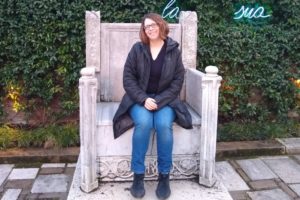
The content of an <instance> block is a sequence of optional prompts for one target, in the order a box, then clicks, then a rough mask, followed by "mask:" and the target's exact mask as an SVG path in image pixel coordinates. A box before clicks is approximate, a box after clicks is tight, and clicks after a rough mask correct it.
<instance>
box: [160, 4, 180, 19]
mask: <svg viewBox="0 0 300 200" xmlns="http://www.w3.org/2000/svg"><path fill="white" fill-rule="evenodd" d="M175 2H176V0H171V1H170V2H169V3H168V4H167V5H166V7H165V8H164V10H163V13H162V17H163V18H166V17H169V18H171V19H172V18H174V17H176V18H178V13H179V7H178V6H177V7H175V8H173V9H172V8H171V7H172V6H173V4H174V3H175Z"/></svg>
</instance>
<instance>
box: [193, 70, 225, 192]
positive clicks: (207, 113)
mask: <svg viewBox="0 0 300 200" xmlns="http://www.w3.org/2000/svg"><path fill="white" fill-rule="evenodd" d="M205 72H206V74H205V76H204V77H203V78H202V109H201V110H202V111H201V112H202V113H201V145H200V167H199V168H200V174H199V183H200V184H203V185H205V186H208V187H211V186H213V185H214V184H215V182H216V176H215V157H216V142H217V123H218V99H219V87H220V84H221V80H222V78H221V76H218V68H217V67H215V66H208V67H206V68H205Z"/></svg>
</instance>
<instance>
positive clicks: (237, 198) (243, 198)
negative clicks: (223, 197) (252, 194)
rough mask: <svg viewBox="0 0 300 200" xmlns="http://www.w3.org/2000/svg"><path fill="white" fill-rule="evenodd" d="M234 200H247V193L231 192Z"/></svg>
mask: <svg viewBox="0 0 300 200" xmlns="http://www.w3.org/2000/svg"><path fill="white" fill-rule="evenodd" d="M229 193H230V195H231V197H232V199H233V200H247V197H248V195H247V191H231V192H229Z"/></svg>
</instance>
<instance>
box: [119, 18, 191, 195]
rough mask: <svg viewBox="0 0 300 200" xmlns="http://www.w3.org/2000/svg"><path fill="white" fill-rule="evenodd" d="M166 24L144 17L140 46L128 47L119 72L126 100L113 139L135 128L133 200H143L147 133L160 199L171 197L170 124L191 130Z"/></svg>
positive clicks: (179, 64) (179, 61)
mask: <svg viewBox="0 0 300 200" xmlns="http://www.w3.org/2000/svg"><path fill="white" fill-rule="evenodd" d="M168 33H169V28H168V24H167V23H166V22H165V21H164V20H163V19H162V17H161V16H160V15H158V14H155V13H149V14H146V15H145V16H144V17H143V18H142V22H141V28H140V39H141V42H137V43H136V44H134V45H133V47H132V48H131V50H130V52H129V54H128V57H127V60H126V63H125V66H124V72H123V86H124V89H125V92H126V93H125V95H124V97H123V99H122V101H121V104H120V106H119V108H118V110H117V112H116V114H115V116H114V120H113V122H114V137H115V138H117V137H119V136H120V135H121V134H122V133H124V132H125V131H126V130H128V129H129V128H131V127H133V126H134V132H133V136H132V160H131V170H132V171H133V172H134V180H133V184H132V187H131V188H130V192H131V194H132V195H133V196H134V197H136V198H142V197H143V196H144V195H145V189H144V173H145V164H144V162H145V155H146V152H147V149H148V144H149V139H150V135H151V130H152V129H155V132H156V137H157V156H158V159H157V162H158V172H159V178H158V181H159V183H158V185H157V189H156V195H157V197H158V198H159V199H166V198H168V197H169V196H170V194H171V190H170V186H169V173H170V171H171V168H172V149H173V130H172V124H173V122H174V121H175V122H177V123H178V124H179V125H181V126H182V127H184V128H188V129H190V128H192V120H191V115H190V113H189V112H188V110H187V108H186V106H185V105H184V104H183V103H182V102H181V101H180V99H179V93H180V90H181V88H182V84H183V81H184V73H185V70H184V67H183V64H182V59H181V53H180V51H179V49H178V46H179V44H178V43H177V42H175V41H174V40H172V39H171V38H169V37H168Z"/></svg>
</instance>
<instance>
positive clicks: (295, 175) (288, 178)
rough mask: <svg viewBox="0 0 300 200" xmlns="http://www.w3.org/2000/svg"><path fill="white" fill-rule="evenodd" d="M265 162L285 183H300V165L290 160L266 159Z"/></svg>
mask: <svg viewBox="0 0 300 200" xmlns="http://www.w3.org/2000/svg"><path fill="white" fill-rule="evenodd" d="M263 161H264V162H265V163H266V164H267V165H268V166H269V168H271V170H272V171H273V172H274V173H276V174H277V175H278V176H279V177H280V178H281V179H282V180H283V181H284V182H285V183H300V173H299V172H300V165H299V164H298V163H296V161H294V160H292V159H290V158H288V157H282V158H276V157H275V158H264V159H263Z"/></svg>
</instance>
